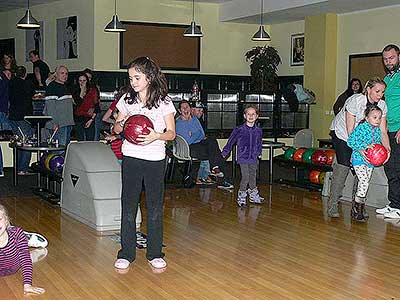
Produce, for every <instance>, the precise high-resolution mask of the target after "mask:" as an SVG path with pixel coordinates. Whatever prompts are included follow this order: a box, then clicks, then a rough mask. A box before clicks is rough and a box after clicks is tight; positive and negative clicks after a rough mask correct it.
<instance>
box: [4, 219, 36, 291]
mask: <svg viewBox="0 0 400 300" xmlns="http://www.w3.org/2000/svg"><path fill="white" fill-rule="evenodd" d="M7 233H8V242H7V245H6V246H5V247H3V248H0V276H7V275H11V274H15V273H17V272H18V270H19V269H21V270H22V278H23V282H24V284H32V260H31V256H30V254H29V249H28V239H27V237H26V236H25V234H24V231H23V230H22V229H21V228H19V227H9V228H7Z"/></svg>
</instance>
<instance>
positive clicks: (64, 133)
mask: <svg viewBox="0 0 400 300" xmlns="http://www.w3.org/2000/svg"><path fill="white" fill-rule="evenodd" d="M71 130H72V126H70V125H69V126H63V127H60V128H59V129H58V131H57V133H56V134H55V136H54V137H53V141H55V140H58V144H59V145H63V146H65V147H67V146H68V144H69V142H70V141H71Z"/></svg>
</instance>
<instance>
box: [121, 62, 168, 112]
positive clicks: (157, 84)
mask: <svg viewBox="0 0 400 300" xmlns="http://www.w3.org/2000/svg"><path fill="white" fill-rule="evenodd" d="M132 68H133V69H135V70H136V71H137V72H140V73H143V74H144V75H145V76H146V78H147V79H148V80H149V87H148V90H147V97H148V99H147V101H146V107H147V108H148V109H152V108H153V107H155V108H157V107H158V106H159V105H160V101H170V100H169V98H168V97H167V94H168V84H167V79H166V78H165V75H164V74H163V73H162V72H161V70H160V67H159V66H157V64H156V63H155V62H154V61H153V60H151V59H150V58H148V57H138V58H136V59H135V60H134V61H132V62H130V63H129V64H128V70H129V69H132ZM125 101H126V102H127V103H128V104H132V103H137V102H138V101H139V100H138V94H137V93H136V92H135V91H134V89H133V88H132V86H131V85H129V90H128V93H127V95H126V97H125Z"/></svg>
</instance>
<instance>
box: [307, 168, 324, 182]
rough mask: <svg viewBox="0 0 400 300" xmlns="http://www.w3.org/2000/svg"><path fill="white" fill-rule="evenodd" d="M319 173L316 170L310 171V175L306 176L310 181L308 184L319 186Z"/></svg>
mask: <svg viewBox="0 0 400 300" xmlns="http://www.w3.org/2000/svg"><path fill="white" fill-rule="evenodd" d="M320 174H321V172H320V171H317V170H311V171H310V174H309V175H308V179H310V182H312V183H318V184H319V176H320Z"/></svg>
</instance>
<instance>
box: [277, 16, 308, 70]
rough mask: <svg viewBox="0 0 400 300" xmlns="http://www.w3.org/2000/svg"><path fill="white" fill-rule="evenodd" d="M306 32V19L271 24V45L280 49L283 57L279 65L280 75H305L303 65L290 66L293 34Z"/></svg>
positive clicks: (279, 51)
mask: <svg viewBox="0 0 400 300" xmlns="http://www.w3.org/2000/svg"><path fill="white" fill-rule="evenodd" d="M297 33H304V21H298V22H290V23H282V24H273V25H271V32H270V34H271V45H272V46H273V47H275V48H276V49H277V50H278V53H279V55H280V57H281V59H282V64H280V65H279V70H278V75H280V76H288V75H303V73H304V67H303V66H293V67H291V66H290V55H291V53H290V52H291V51H290V47H291V35H292V34H297Z"/></svg>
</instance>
